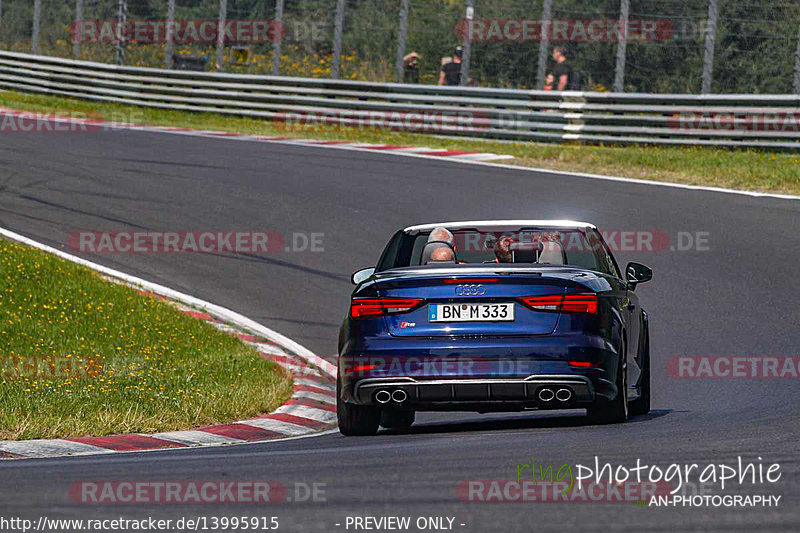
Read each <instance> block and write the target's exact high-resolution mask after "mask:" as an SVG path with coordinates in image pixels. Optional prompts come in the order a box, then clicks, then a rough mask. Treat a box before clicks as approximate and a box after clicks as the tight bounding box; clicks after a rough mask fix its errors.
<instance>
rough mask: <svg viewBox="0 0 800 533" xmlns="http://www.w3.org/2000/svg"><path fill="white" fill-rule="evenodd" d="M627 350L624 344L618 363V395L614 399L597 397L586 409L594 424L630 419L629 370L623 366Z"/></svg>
mask: <svg viewBox="0 0 800 533" xmlns="http://www.w3.org/2000/svg"><path fill="white" fill-rule="evenodd" d="M626 357H627V351H626V350H625V347H624V345H623V349H622V357H621V358H620V362H619V364H618V365H617V379H616V385H617V396H616V398H614V399H613V400H611V401H609V400H606V399H597V400H595V401H594V403H593V404H592V405H590V406H589V407H588V408H587V409H586V412H587V413H586V414H587V415H589V420H590V421H591V422H592V423H594V424H620V423H623V422H627V421H628V372H627V370H626V369H625V368H623V362H624V361H625V360H626V359H625V358H626Z"/></svg>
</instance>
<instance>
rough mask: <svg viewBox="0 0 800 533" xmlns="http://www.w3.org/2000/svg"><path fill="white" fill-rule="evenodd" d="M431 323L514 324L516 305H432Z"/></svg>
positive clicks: (430, 310) (430, 309) (429, 317)
mask: <svg viewBox="0 0 800 533" xmlns="http://www.w3.org/2000/svg"><path fill="white" fill-rule="evenodd" d="M428 313H429V314H428V319H429V320H430V321H431V322H513V321H514V304H513V303H505V304H432V305H431V306H430V308H429V311H428Z"/></svg>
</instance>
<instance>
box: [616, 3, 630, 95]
mask: <svg viewBox="0 0 800 533" xmlns="http://www.w3.org/2000/svg"><path fill="white" fill-rule="evenodd" d="M630 7H631V2H630V0H620V3H619V33H618V35H621V38H620V40H619V41H618V42H617V64H616V66H615V67H614V92H615V93H621V92H623V91H624V90H625V59H626V54H627V51H628V13H629V12H630Z"/></svg>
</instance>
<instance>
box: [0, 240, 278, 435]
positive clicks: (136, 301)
mask: <svg viewBox="0 0 800 533" xmlns="http://www.w3.org/2000/svg"><path fill="white" fill-rule="evenodd" d="M291 390H292V383H291V378H290V377H289V376H288V375H287V374H286V373H285V372H283V371H282V370H281V369H280V368H279V367H278V366H277V365H275V364H274V363H271V362H269V361H266V360H264V359H262V358H261V357H260V356H259V355H258V353H257V352H256V351H255V350H254V349H253V348H252V347H250V346H248V345H246V344H244V343H243V342H242V341H241V340H239V339H238V338H236V337H234V336H231V335H228V334H225V333H222V332H220V331H218V330H217V329H215V328H214V327H212V326H211V325H209V324H207V323H206V322H204V321H202V320H198V319H195V318H191V317H189V316H187V315H185V314H184V313H182V312H180V311H178V310H177V309H176V308H175V307H174V306H173V305H171V304H169V303H167V302H164V301H162V300H160V299H156V298H153V297H150V296H146V295H143V294H141V293H140V292H138V291H136V290H134V289H131V288H128V287H126V286H122V285H118V284H115V283H111V282H109V281H106V280H104V279H102V278H101V277H100V276H99V275H98V274H97V273H95V272H94V271H91V270H89V269H87V268H85V267H82V266H79V265H75V264H73V263H70V262H67V261H64V260H61V259H59V258H57V257H55V256H52V255H50V254H46V253H44V252H41V251H38V250H35V249H32V248H29V247H27V246H23V245H21V244H18V243H15V242H12V241H9V240H6V239H2V238H0V439H38V438H56V437H76V436H85V435H106V434H114V433H132V432H144V433H151V432H156V431H169V430H177V429H188V428H191V427H195V426H199V425H203V424H211V423H216V422H224V421H230V420H236V419H241V418H245V417H248V416H253V415H257V414H259V413H262V412H265V411H270V410H272V409H274V408H276V407H277V406H279V405H280V404H282V403H283V401H285V400H286V398H288V397H289V396H290V395H291Z"/></svg>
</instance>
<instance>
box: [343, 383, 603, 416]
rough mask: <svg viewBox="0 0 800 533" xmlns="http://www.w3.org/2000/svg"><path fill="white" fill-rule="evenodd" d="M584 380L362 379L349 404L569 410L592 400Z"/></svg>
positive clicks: (419, 408)
mask: <svg viewBox="0 0 800 533" xmlns="http://www.w3.org/2000/svg"><path fill="white" fill-rule="evenodd" d="M594 398H595V388H594V385H593V384H592V382H591V380H589V379H588V378H587V377H585V376H570V375H564V376H559V375H552V376H528V377H526V378H524V379H441V380H418V379H414V378H411V377H392V378H372V379H362V380H360V381H358V382H356V383H355V385H354V387H353V389H352V400H353V402H354V403H358V404H362V405H378V406H384V407H394V408H398V407H406V408H413V409H416V410H460V409H465V410H487V411H488V410H518V409H525V408H539V409H568V408H571V407H578V406H579V405H580V404H584V405H585V404H588V403H591V402H592V401H594Z"/></svg>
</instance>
